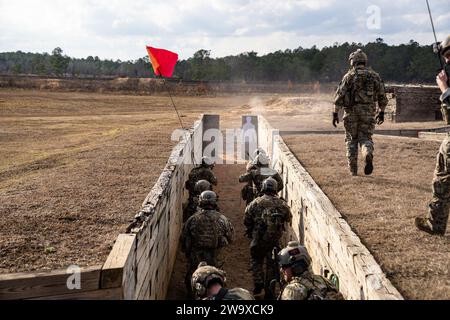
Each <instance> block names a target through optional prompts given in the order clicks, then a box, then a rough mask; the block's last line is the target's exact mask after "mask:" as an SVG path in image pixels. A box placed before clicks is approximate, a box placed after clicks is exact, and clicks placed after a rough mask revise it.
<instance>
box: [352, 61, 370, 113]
mask: <svg viewBox="0 0 450 320" xmlns="http://www.w3.org/2000/svg"><path fill="white" fill-rule="evenodd" d="M352 80H353V81H352V86H351V100H352V105H357V104H371V103H374V102H375V98H374V94H375V77H374V75H373V74H372V72H371V71H370V70H369V69H367V68H364V69H355V70H354V72H353V79H352Z"/></svg>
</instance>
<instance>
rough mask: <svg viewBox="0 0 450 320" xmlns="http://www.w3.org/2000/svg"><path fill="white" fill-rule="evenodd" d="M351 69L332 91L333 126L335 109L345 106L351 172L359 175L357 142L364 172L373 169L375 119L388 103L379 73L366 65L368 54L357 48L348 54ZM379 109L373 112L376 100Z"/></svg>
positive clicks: (379, 118) (378, 120)
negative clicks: (334, 91)
mask: <svg viewBox="0 0 450 320" xmlns="http://www.w3.org/2000/svg"><path fill="white" fill-rule="evenodd" d="M349 62H350V65H351V69H350V71H349V72H347V74H346V75H345V76H344V78H343V79H342V81H341V83H340V84H339V87H338V89H337V91H336V94H335V100H334V104H335V110H334V112H333V126H335V127H336V124H337V123H339V117H338V112H339V110H341V109H342V108H343V109H344V128H345V142H346V145H347V158H348V166H349V169H350V172H351V174H352V175H353V176H357V175H358V144H359V146H360V148H361V153H362V155H363V157H364V161H365V168H364V173H365V174H366V175H370V174H372V172H373V151H374V146H373V141H372V135H373V132H374V129H375V123H377V124H378V125H381V124H382V123H383V122H384V110H385V109H386V106H387V104H388V99H387V97H386V93H385V87H384V83H383V80H382V79H381V77H380V76H379V75H378V73H376V72H375V71H373V70H372V69H370V68H368V67H367V55H366V54H365V53H364V52H362V51H361V49H358V50H357V51H355V52H353V53H352V54H351V55H350V57H349ZM377 101H378V107H379V109H380V111H379V113H378V115H377V116H376V117H375V113H376V102H377Z"/></svg>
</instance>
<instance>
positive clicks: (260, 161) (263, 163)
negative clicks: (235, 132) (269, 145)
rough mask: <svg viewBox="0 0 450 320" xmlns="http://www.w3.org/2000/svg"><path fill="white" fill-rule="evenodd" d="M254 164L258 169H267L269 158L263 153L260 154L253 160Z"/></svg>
mask: <svg viewBox="0 0 450 320" xmlns="http://www.w3.org/2000/svg"><path fill="white" fill-rule="evenodd" d="M255 163H256V164H257V165H258V166H260V167H268V166H269V164H270V161H269V157H268V156H267V155H265V154H263V153H260V154H259V155H258V156H257V157H256V158H255Z"/></svg>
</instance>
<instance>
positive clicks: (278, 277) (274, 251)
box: [269, 246, 282, 299]
mask: <svg viewBox="0 0 450 320" xmlns="http://www.w3.org/2000/svg"><path fill="white" fill-rule="evenodd" d="M280 250H281V249H280V247H278V246H276V247H274V248H273V249H272V268H273V274H274V279H272V280H271V281H270V283H269V291H270V295H271V298H273V299H274V298H275V297H278V294H279V293H280V292H281V288H282V282H281V275H280V267H279V266H278V253H279V252H280ZM277 284H278V285H279V288H280V290H278V292H277Z"/></svg>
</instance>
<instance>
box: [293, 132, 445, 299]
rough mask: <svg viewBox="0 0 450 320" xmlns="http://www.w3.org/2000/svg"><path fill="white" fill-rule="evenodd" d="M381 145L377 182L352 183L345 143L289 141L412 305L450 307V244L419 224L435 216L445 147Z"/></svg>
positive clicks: (406, 141)
mask: <svg viewBox="0 0 450 320" xmlns="http://www.w3.org/2000/svg"><path fill="white" fill-rule="evenodd" d="M374 140H375V172H374V174H373V176H371V177H364V176H359V177H351V176H350V175H349V173H348V172H347V166H346V157H345V145H344V137H343V136H342V135H330V136H318V135H308V136H295V137H286V138H285V141H286V143H287V144H288V145H289V147H290V148H291V150H292V151H293V152H294V153H295V154H296V156H297V157H298V159H299V160H300V162H301V163H302V164H303V165H304V166H305V167H306V169H307V170H308V172H310V174H311V175H312V177H313V178H314V179H315V180H316V182H317V183H318V184H319V186H320V187H321V188H322V189H323V190H324V192H325V193H326V194H327V195H328V196H329V198H330V199H331V200H332V201H333V202H334V203H335V205H336V207H337V209H338V210H339V211H340V212H341V213H342V214H343V215H344V216H345V218H346V220H347V221H348V222H349V224H350V225H351V226H352V229H353V230H354V231H355V232H356V233H357V234H358V235H359V236H360V238H361V240H362V241H363V242H364V243H365V244H366V245H367V247H368V248H369V250H370V251H371V252H372V253H373V254H374V256H375V258H376V260H377V261H378V262H379V263H380V265H381V266H382V268H383V270H384V271H385V272H386V273H387V275H388V277H389V279H390V280H391V281H392V283H393V284H394V285H395V286H396V287H397V288H398V289H399V290H400V291H401V293H402V294H403V295H404V296H405V297H406V298H409V299H450V275H449V265H450V264H449V261H450V250H449V239H450V238H449V236H448V235H447V236H445V237H443V238H442V237H433V236H429V235H427V234H424V233H422V232H418V231H417V230H416V228H415V226H414V217H416V216H419V215H425V213H426V211H427V208H426V206H427V203H428V201H429V200H430V197H431V181H432V178H433V170H434V166H435V155H436V153H437V150H438V148H439V143H438V142H429V141H420V140H417V139H411V138H390V137H379V136H376V137H375V139H374ZM362 169H363V164H362V163H360V170H359V171H360V172H362Z"/></svg>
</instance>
